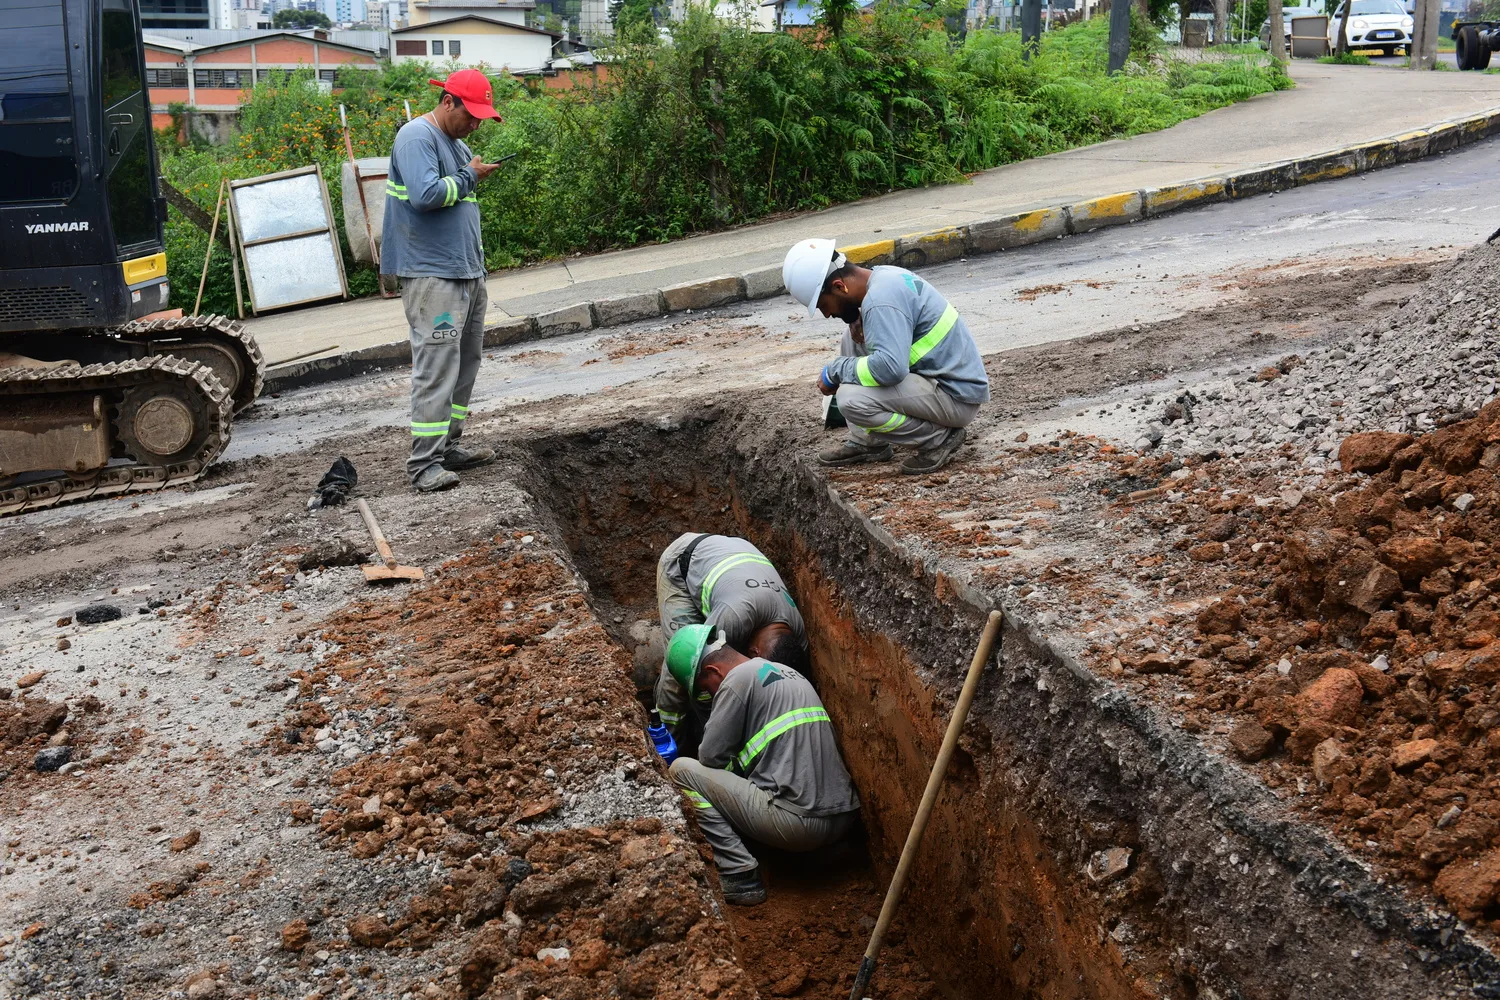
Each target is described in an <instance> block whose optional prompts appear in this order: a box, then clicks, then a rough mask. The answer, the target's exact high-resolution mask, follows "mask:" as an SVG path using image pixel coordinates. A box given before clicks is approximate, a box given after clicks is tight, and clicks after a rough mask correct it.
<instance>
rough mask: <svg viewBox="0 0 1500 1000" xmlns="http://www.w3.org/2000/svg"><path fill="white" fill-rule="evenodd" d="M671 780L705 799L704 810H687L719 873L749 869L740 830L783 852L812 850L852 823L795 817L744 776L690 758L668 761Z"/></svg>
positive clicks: (850, 816)
mask: <svg viewBox="0 0 1500 1000" xmlns="http://www.w3.org/2000/svg"><path fill="white" fill-rule="evenodd" d="M672 781H673V782H674V783H675V784H676V785H677V787H678V788H681V789H684V790H685V791H691V792H693V793H696V794H697V795H698V796H699V797H701V798H702V799H703V800H704V801H706V802H708V803H709V806H710V808H708V809H697V808H695V809H694V810H693V812H694V813H696V814H697V819H698V826H699V827H701V828H702V830H703V836H704V837H706V838H708V843H709V846H711V847H712V848H713V849H714V864H715V865H716V866H718V869H719V871H721V872H730V873H732V872H742V871H749V870H750V869H751V868H753V867H755V864H756V861H755V855H753V854H751V853H750V851H749V850H748V849H747V848H746V847H745V842H744V840H742V839H741V834H743V835H744V836H746V837H749V838H750V839H752V840H755V841H758V842H760V843H762V844H766V845H769V846H771V847H778V848H780V849H782V850H784V851H815V850H817V849H818V848H820V847H824V846H826V845H828V844H831V843H833V842H834V841H836V840H838V839H839V838H841V837H843V836H844V835H845V834H847V833H848V832H849V830H850V828H851V827H853V826H854V817H855V813H852V812H850V813H843V814H841V815H838V816H799V815H798V814H796V813H794V812H792V811H790V810H788V809H782V808H781V807H780V806H777V805H776V804H775V800H773V799H772V798H771V795H770V793H768V792H765V791H762V790H761V789H759V788H757V787H755V785H753V784H751V782H750V781H749V780H748V779H746V778H741V777H740V776H739V775H737V774H734V773H733V772H730V771H725V770H722V769H719V768H710V767H704V766H703V765H702V764H700V763H698V761H696V760H694V759H693V758H691V757H679V758H677V759H676V760H674V761H673V762H672Z"/></svg>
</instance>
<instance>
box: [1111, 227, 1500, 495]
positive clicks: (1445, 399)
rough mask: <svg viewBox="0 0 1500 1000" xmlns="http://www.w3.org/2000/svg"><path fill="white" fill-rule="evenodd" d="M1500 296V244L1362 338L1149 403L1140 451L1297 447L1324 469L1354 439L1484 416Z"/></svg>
mask: <svg viewBox="0 0 1500 1000" xmlns="http://www.w3.org/2000/svg"><path fill="white" fill-rule="evenodd" d="M1497 287H1500V243H1495V244H1481V245H1480V246H1478V247H1476V248H1475V249H1473V250H1470V251H1468V252H1467V253H1465V254H1463V255H1462V256H1460V257H1459V258H1458V259H1457V260H1455V261H1454V262H1453V263H1452V264H1451V265H1450V266H1449V267H1448V268H1446V269H1444V270H1442V271H1440V272H1439V274H1438V275H1436V276H1435V277H1434V278H1432V279H1431V280H1429V281H1427V282H1426V283H1425V284H1424V285H1423V286H1422V287H1421V289H1420V290H1419V291H1417V292H1416V293H1415V294H1413V295H1412V297H1411V298H1410V299H1408V300H1407V301H1406V302H1405V303H1404V304H1403V305H1402V306H1401V307H1400V308H1399V309H1397V310H1395V311H1394V312H1392V313H1391V314H1389V315H1386V316H1383V317H1381V318H1380V319H1378V320H1376V321H1374V322H1372V323H1370V324H1367V325H1366V326H1365V328H1364V329H1362V330H1360V331H1359V332H1358V333H1355V334H1351V335H1350V336H1348V337H1345V338H1342V339H1338V340H1337V341H1336V342H1335V343H1333V344H1331V345H1326V346H1319V347H1314V348H1311V349H1309V350H1307V351H1305V352H1304V353H1303V354H1301V355H1288V356H1286V357H1284V358H1282V359H1281V360H1280V361H1279V362H1278V363H1276V364H1274V365H1270V366H1267V367H1263V368H1260V369H1258V370H1257V369H1244V370H1240V371H1237V372H1234V373H1231V374H1230V375H1229V376H1228V377H1225V378H1221V379H1213V380H1209V381H1205V382H1201V383H1198V384H1195V385H1192V386H1189V387H1187V388H1185V389H1183V390H1181V391H1179V392H1176V393H1172V392H1168V393H1166V394H1162V393H1157V394H1154V395H1151V396H1146V397H1142V398H1141V399H1139V400H1138V401H1136V402H1135V403H1134V404H1132V405H1131V406H1130V409H1132V410H1134V411H1135V412H1136V413H1138V414H1144V415H1146V416H1147V417H1148V422H1147V423H1146V424H1145V425H1144V426H1140V427H1138V428H1137V430H1136V431H1135V433H1136V434H1137V435H1138V436H1137V437H1136V438H1135V439H1134V444H1135V447H1136V448H1137V450H1140V451H1148V450H1150V449H1153V448H1162V449H1164V450H1168V451H1171V452H1173V453H1174V454H1175V455H1177V456H1178V457H1182V458H1186V457H1197V456H1203V457H1214V456H1241V455H1245V454H1248V453H1252V452H1254V451H1256V450H1259V449H1263V448H1267V447H1271V448H1275V447H1279V446H1281V445H1283V444H1288V443H1290V444H1293V445H1295V446H1297V447H1298V448H1299V449H1305V450H1307V451H1308V452H1309V453H1310V454H1309V460H1308V464H1309V465H1310V466H1312V467H1313V468H1318V467H1320V466H1321V465H1322V462H1323V461H1332V460H1333V458H1334V457H1335V456H1336V453H1337V451H1338V447H1339V442H1340V441H1341V440H1342V439H1343V437H1344V436H1345V434H1347V433H1349V432H1350V431H1355V430H1389V431H1401V432H1410V433H1421V432H1424V431H1429V430H1432V429H1434V428H1436V427H1441V426H1443V425H1444V424H1446V423H1451V422H1452V421H1453V420H1456V419H1462V418H1464V417H1469V416H1473V415H1474V413H1475V412H1476V411H1477V410H1478V409H1479V407H1480V406H1482V405H1484V403H1486V402H1487V401H1489V400H1491V399H1493V398H1494V397H1495V395H1496V393H1497V391H1500V356H1497V349H1500V330H1497V327H1500V303H1497V302H1496V300H1495V298H1494V296H1493V295H1492V294H1491V291H1492V290H1493V289H1495V288H1497ZM1127 412H1129V411H1128V410H1127ZM1320 460H1321V461H1320Z"/></svg>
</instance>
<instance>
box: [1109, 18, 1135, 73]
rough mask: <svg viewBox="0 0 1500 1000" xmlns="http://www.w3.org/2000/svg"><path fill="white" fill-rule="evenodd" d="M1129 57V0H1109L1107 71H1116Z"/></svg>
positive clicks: (1122, 66)
mask: <svg viewBox="0 0 1500 1000" xmlns="http://www.w3.org/2000/svg"><path fill="white" fill-rule="evenodd" d="M1129 58H1130V0H1111V2H1110V5H1109V71H1110V73H1111V74H1113V73H1118V72H1120V70H1122V69H1124V68H1125V60H1126V59H1129Z"/></svg>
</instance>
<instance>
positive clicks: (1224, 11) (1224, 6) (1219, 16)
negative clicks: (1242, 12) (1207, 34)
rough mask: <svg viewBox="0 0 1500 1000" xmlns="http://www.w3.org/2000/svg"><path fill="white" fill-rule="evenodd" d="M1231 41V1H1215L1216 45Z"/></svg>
mask: <svg viewBox="0 0 1500 1000" xmlns="http://www.w3.org/2000/svg"><path fill="white" fill-rule="evenodd" d="M1227 41H1229V0H1214V44H1215V45H1223V44H1224V43H1225V42H1227Z"/></svg>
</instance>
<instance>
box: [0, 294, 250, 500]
mask: <svg viewBox="0 0 1500 1000" xmlns="http://www.w3.org/2000/svg"><path fill="white" fill-rule="evenodd" d="M219 318H221V317H219ZM168 322H170V321H168ZM225 322H228V321H227V320H226V321H225ZM230 325H231V326H237V324H230ZM248 343H249V346H250V347H251V348H252V349H253V348H254V342H253V341H248ZM253 356H254V357H256V358H257V359H258V357H259V351H255V353H254V355H253ZM255 385H256V390H257V391H259V378H256V380H255ZM153 389H155V390H159V391H160V396H161V398H162V399H165V400H167V402H166V403H165V404H163V405H165V406H167V407H175V408H176V409H177V410H178V411H179V412H181V413H183V414H188V415H190V417H191V420H192V433H191V435H190V442H189V443H188V444H187V445H186V446H185V447H184V448H183V449H180V450H183V451H186V452H187V453H186V454H177V453H173V455H172V459H171V461H169V462H164V463H155V462H151V461H141V460H140V459H139V458H138V457H137V458H130V456H128V455H127V456H126V457H127V458H130V460H129V463H128V464H110V465H106V466H104V467H103V468H99V469H91V470H88V471H86V472H72V473H66V472H60V473H48V474H44V475H42V476H40V477H38V478H34V479H33V478H29V477H28V481H26V482H24V483H18V482H14V481H12V482H11V483H10V484H9V485H0V517H3V516H5V515H9V514H19V513H24V512H27V511H33V510H41V509H43V508H46V507H54V506H57V505H58V504H64V503H71V502H73V501H75V500H87V499H89V498H91V497H98V496H110V495H115V494H120V493H132V492H144V491H147V490H159V489H161V488H162V487H164V486H179V485H181V484H183V483H190V482H192V481H193V480H195V479H197V478H199V477H200V476H202V475H203V473H204V471H205V470H206V469H207V468H208V467H209V466H210V465H211V464H213V461H214V459H216V458H218V457H219V455H220V454H222V453H223V451H224V449H225V448H226V447H227V446H228V445H229V431H230V424H231V422H232V420H233V416H234V412H233V408H234V398H233V397H232V396H231V394H230V390H229V389H228V388H226V387H225V386H224V384H223V383H222V382H221V381H220V380H219V378H218V376H217V375H216V374H215V372H214V370H213V369H212V368H210V367H209V366H208V365H206V364H204V363H202V362H200V361H188V360H184V359H182V358H177V357H172V356H171V355H154V356H151V357H145V358H136V359H133V360H129V361H115V362H110V363H108V364H96V365H85V366H83V367H79V366H76V365H68V366H65V367H57V368H5V369H0V404H4V403H8V402H15V401H18V400H22V401H24V400H25V399H26V398H27V397H30V398H33V399H37V400H43V399H45V397H47V396H49V395H54V394H64V393H65V394H78V393H87V392H95V393H99V394H101V395H104V396H107V397H108V398H109V399H110V401H111V402H110V406H109V409H110V417H109V419H110V421H111V424H112V427H111V430H112V431H113V432H114V433H112V434H111V438H112V440H114V441H115V442H117V444H116V450H117V451H124V450H125V445H126V443H127V442H135V441H136V435H134V434H121V433H120V427H119V425H118V421H119V419H120V415H121V409H122V407H125V408H129V407H130V406H131V404H132V401H134V403H135V407H136V411H137V412H139V411H140V410H141V408H142V407H141V403H140V400H142V399H143V398H149V397H150V396H151V392H150V390H153ZM138 449H139V445H138V444H137V450H138ZM17 478H20V477H17ZM3 483H4V480H0V484H3Z"/></svg>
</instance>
